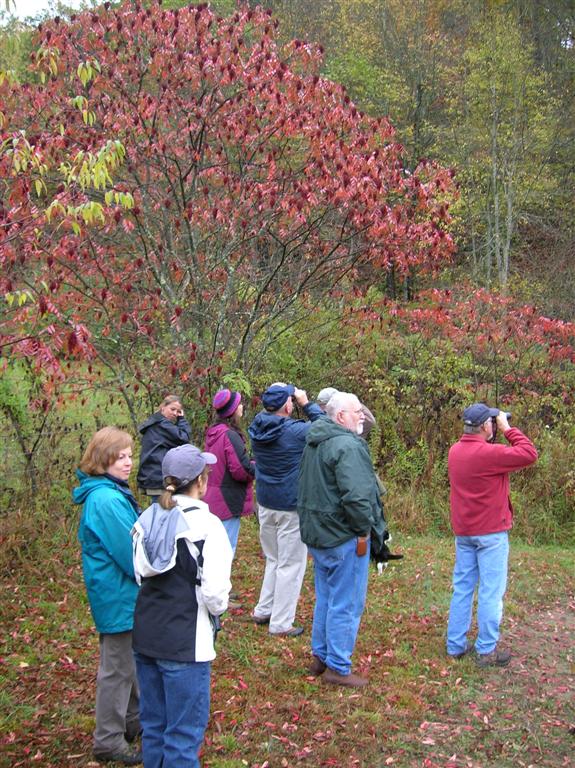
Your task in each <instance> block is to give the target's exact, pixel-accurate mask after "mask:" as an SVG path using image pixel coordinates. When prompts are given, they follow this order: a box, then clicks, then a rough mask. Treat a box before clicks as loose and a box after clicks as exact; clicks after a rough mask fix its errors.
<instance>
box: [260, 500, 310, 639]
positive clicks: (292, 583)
mask: <svg viewBox="0 0 575 768" xmlns="http://www.w3.org/2000/svg"><path fill="white" fill-rule="evenodd" d="M258 517H259V521H260V542H261V545H262V550H263V553H264V555H265V556H266V570H265V573H264V580H263V584H262V588H261V592H260V599H259V601H258V604H257V605H256V607H255V609H254V615H255V616H259V617H260V618H264V617H267V616H269V617H270V632H271V633H272V634H273V633H274V632H287V631H288V630H289V629H291V627H292V626H293V621H294V618H295V612H296V608H297V601H298V600H299V593H300V591H301V585H302V582H303V577H304V575H305V568H306V565H307V547H306V545H305V544H304V543H303V541H302V540H301V536H300V532H299V517H298V514H297V512H295V511H293V512H288V511H285V510H279V509H268V508H267V507H262V505H261V504H260V505H258Z"/></svg>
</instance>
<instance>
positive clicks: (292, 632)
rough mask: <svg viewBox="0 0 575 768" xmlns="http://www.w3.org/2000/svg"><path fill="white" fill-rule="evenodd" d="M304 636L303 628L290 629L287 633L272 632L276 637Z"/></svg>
mask: <svg viewBox="0 0 575 768" xmlns="http://www.w3.org/2000/svg"><path fill="white" fill-rule="evenodd" d="M302 634H303V627H290V628H289V629H286V631H285V632H270V635H273V636H274V637H299V636H300V635H302Z"/></svg>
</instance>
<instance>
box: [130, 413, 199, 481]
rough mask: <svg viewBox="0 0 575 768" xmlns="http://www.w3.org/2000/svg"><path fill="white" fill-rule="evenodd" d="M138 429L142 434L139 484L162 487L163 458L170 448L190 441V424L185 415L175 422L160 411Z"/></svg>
mask: <svg viewBox="0 0 575 768" xmlns="http://www.w3.org/2000/svg"><path fill="white" fill-rule="evenodd" d="M138 431H139V432H140V434H141V435H142V450H141V452H140V468H139V469H138V478H137V480H138V486H139V487H140V488H144V489H147V488H149V489H151V490H155V489H159V488H162V487H163V485H162V481H163V477H162V460H163V458H164V456H165V455H166V453H167V452H168V451H169V450H170V448H177V447H178V445H184V444H185V443H189V442H190V435H191V432H192V430H191V429H190V425H189V424H188V422H187V421H186V419H185V418H184V417H183V416H179V417H178V420H177V421H176V423H175V424H174V422H173V421H170V420H169V419H166V417H165V416H162V414H161V413H159V412H158V413H154V414H152V416H150V418H149V419H146V421H144V423H143V424H141V425H140V426H139V427H138Z"/></svg>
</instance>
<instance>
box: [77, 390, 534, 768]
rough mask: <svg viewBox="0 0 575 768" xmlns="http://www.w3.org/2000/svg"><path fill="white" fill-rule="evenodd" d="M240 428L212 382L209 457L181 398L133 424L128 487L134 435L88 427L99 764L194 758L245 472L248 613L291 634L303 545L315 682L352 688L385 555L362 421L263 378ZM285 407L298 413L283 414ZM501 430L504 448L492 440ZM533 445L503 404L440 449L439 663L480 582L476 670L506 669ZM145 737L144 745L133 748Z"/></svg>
mask: <svg viewBox="0 0 575 768" xmlns="http://www.w3.org/2000/svg"><path fill="white" fill-rule="evenodd" d="M261 403H262V406H263V408H262V410H261V411H260V412H259V413H258V414H257V415H256V416H255V418H254V419H253V421H252V423H251V424H250V426H249V428H248V430H247V433H248V435H249V438H250V442H251V451H252V453H253V458H252V457H250V455H249V453H248V449H247V440H246V435H245V434H244V432H243V430H242V428H241V419H242V416H243V404H242V398H241V395H240V394H239V393H238V392H234V391H231V390H229V389H222V390H220V391H219V392H217V393H216V395H215V397H214V399H213V403H212V404H213V407H214V421H213V423H212V425H211V426H210V427H209V428H208V429H207V431H206V436H205V447H204V450H201V449H200V448H197V447H196V446H194V445H192V444H191V443H190V437H191V435H190V427H189V424H188V422H187V421H186V419H185V417H184V412H183V408H182V405H181V402H180V400H179V399H178V397H177V396H175V395H171V396H169V397H167V398H166V399H165V400H164V401H163V403H162V404H161V406H160V408H159V411H158V413H157V414H154V415H153V416H152V417H151V418H150V419H148V420H147V421H146V422H144V424H143V425H142V426H141V427H140V433H141V435H142V446H141V453H140V468H139V472H138V484H139V486H140V488H141V490H142V491H143V492H144V493H145V494H146V495H147V496H148V497H149V500H150V505H149V506H148V507H147V509H145V510H144V511H143V512H141V510H140V509H139V507H138V504H137V501H136V499H135V497H134V496H133V495H132V493H131V491H130V488H129V486H128V478H129V475H130V471H131V468H132V450H133V443H132V438H131V437H130V435H129V434H127V433H126V432H123V431H121V430H119V429H116V428H115V427H105V428H104V429H102V430H100V431H99V432H97V433H96V435H95V436H94V437H93V439H92V441H91V442H90V444H89V445H88V448H87V449H86V452H85V454H84V456H83V458H82V461H81V464H80V469H79V470H78V477H79V480H80V485H79V487H78V488H76V489H75V490H74V500H75V501H76V503H78V504H82V505H83V510H82V516H81V522H80V528H79V539H80V542H81V545H82V561H83V569H84V578H85V582H86V589H87V593H88V598H89V602H90V606H91V610H92V614H93V618H94V622H95V624H96V629H97V631H98V632H99V642H100V663H99V669H98V677H97V692H96V728H95V732H94V746H93V748H94V756H95V758H96V759H97V760H98V761H100V762H107V761H118V762H121V763H123V764H125V765H136V764H138V763H139V762H141V761H142V759H143V762H144V766H145V768H168V766H170V767H173V768H176V767H178V768H179V766H182V767H183V766H199V758H198V754H199V750H200V747H201V744H202V741H203V736H204V731H205V728H206V725H207V722H208V716H209V696H210V666H211V661H212V660H213V659H214V658H215V647H214V643H215V637H216V634H217V631H218V629H219V617H220V616H221V615H222V614H223V613H224V612H225V611H226V610H227V608H228V606H229V598H230V591H231V581H230V578H231V568H232V561H233V557H234V554H235V551H236V546H237V542H238V535H239V531H240V520H241V517H242V516H244V515H247V514H251V513H252V511H253V491H252V486H253V483H254V480H255V490H256V497H257V514H258V520H259V526H260V542H261V547H262V551H263V554H264V556H265V571H264V576H263V582H262V585H261V590H260V594H259V599H258V602H257V604H256V606H255V608H254V610H253V613H252V614H251V619H252V620H253V622H255V623H256V624H258V625H267V627H268V630H269V632H270V634H271V635H272V636H280V637H297V636H299V635H301V634H302V633H303V631H304V630H303V628H302V627H301V626H298V625H296V624H295V623H294V622H295V615H296V609H297V603H298V599H299V595H300V590H301V586H302V582H303V578H304V574H305V570H306V564H307V556H308V553H309V554H310V555H311V558H312V560H313V563H314V584H315V606H314V613H313V624H312V630H311V652H312V656H311V660H310V665H309V669H308V673H309V674H310V675H313V676H316V677H318V678H319V679H320V680H321V681H322V682H323V683H325V684H328V685H341V686H346V687H353V688H356V687H358V688H361V687H364V686H365V685H367V683H368V681H367V679H366V678H365V677H364V676H361V675H359V674H357V673H356V672H355V671H353V670H352V661H351V660H352V654H353V651H354V647H355V642H356V638H357V634H358V630H359V625H360V620H361V616H362V613H363V609H364V605H365V599H366V594H367V585H368V565H369V557H370V548H371V547H374V548H376V549H377V550H378V551H382V548H385V540H386V536H387V532H386V523H385V518H384V515H383V507H382V502H381V484H380V482H379V480H378V478H377V475H376V473H375V471H374V468H373V465H372V462H371V458H370V453H369V448H368V445H367V442H366V440H365V435H366V433H367V431H368V430H369V429H370V428H371V427H372V426H373V424H374V418H373V415H372V414H371V413H370V411H369V410H368V409H367V408H366V407H365V406H364V405H363V404H362V403H361V402H360V401H359V399H358V398H357V397H356V396H355V395H354V394H351V393H346V392H340V391H338V390H336V389H334V388H331V387H329V388H326V389H324V390H322V391H321V392H320V393H319V395H318V397H317V400H316V402H310V401H309V400H308V397H307V394H306V392H305V391H304V390H302V389H298V388H297V387H295V386H294V385H291V384H285V383H283V382H276V383H275V384H272V385H271V386H270V387H268V388H267V389H266V391H265V392H264V393H263V394H262V395H261ZM295 404H297V405H298V406H299V407H300V408H301V409H302V411H303V416H304V417H305V418H294V406H295ZM496 427H499V429H500V430H501V432H502V433H503V435H504V436H505V438H506V440H507V441H508V443H509V445H504V444H502V443H494V442H493V438H494V431H495V429H496ZM536 458H537V452H536V450H535V448H534V446H533V444H532V443H531V441H530V440H529V439H528V438H527V437H526V436H525V435H524V434H523V433H522V432H520V430H518V429H517V428H511V427H510V426H509V423H508V421H507V416H506V414H504V413H503V412H501V411H499V410H498V409H492V408H488V407H487V406H485V405H484V404H481V403H477V404H474V405H473V406H471V407H470V408H467V409H466V410H465V412H464V434H463V436H462V437H461V439H460V440H459V441H458V442H457V443H456V444H455V445H454V446H453V447H452V449H451V451H450V454H449V477H450V482H451V512H452V524H453V529H454V533H455V536H456V561H455V568H454V575H453V590H454V591H453V599H452V603H451V608H450V613H449V622H448V632H447V653H448V654H449V655H450V656H451V657H453V658H456V659H459V658H462V657H463V656H465V655H466V654H467V653H468V652H469V651H470V650H471V649H472V646H471V644H470V643H469V642H468V639H467V635H468V632H469V630H470V626H471V615H472V606H473V595H474V591H475V589H476V587H477V585H478V583H479V588H478V615H477V620H478V635H477V640H476V642H475V652H476V658H477V663H478V664H479V666H482V667H483V666H492V665H494V666H504V665H505V664H507V663H508V662H509V660H510V653H509V652H508V651H504V650H502V649H501V648H500V647H498V640H499V624H500V622H501V616H502V600H503V595H504V592H505V584H506V575H507V552H508V541H507V535H508V530H509V529H510V528H511V525H512V508H511V504H510V501H509V480H508V475H509V473H510V472H511V471H514V470H516V469H520V468H521V467H524V466H527V465H528V464H530V463H532V462H533V461H535V460H536ZM140 733H141V735H142V751H140V750H138V749H137V748H134V747H133V746H131V742H133V741H134V739H135V738H136V737H137V736H138V735H139V734H140Z"/></svg>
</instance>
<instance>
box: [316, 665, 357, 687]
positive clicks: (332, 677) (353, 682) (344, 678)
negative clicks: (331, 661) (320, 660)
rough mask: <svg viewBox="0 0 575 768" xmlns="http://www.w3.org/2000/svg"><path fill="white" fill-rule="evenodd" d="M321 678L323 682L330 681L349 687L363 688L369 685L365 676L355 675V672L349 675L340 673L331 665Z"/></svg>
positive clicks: (331, 683) (333, 683)
mask: <svg viewBox="0 0 575 768" xmlns="http://www.w3.org/2000/svg"><path fill="white" fill-rule="evenodd" d="M321 680H322V682H323V683H329V685H344V686H346V687H347V688H363V687H364V686H365V685H367V679H366V678H365V677H360V676H359V675H354V674H353V672H351V673H350V674H349V675H340V673H339V672H336V671H335V670H334V669H330V668H329V667H328V668H327V669H326V670H325V672H324V673H323V675H322V676H321Z"/></svg>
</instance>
